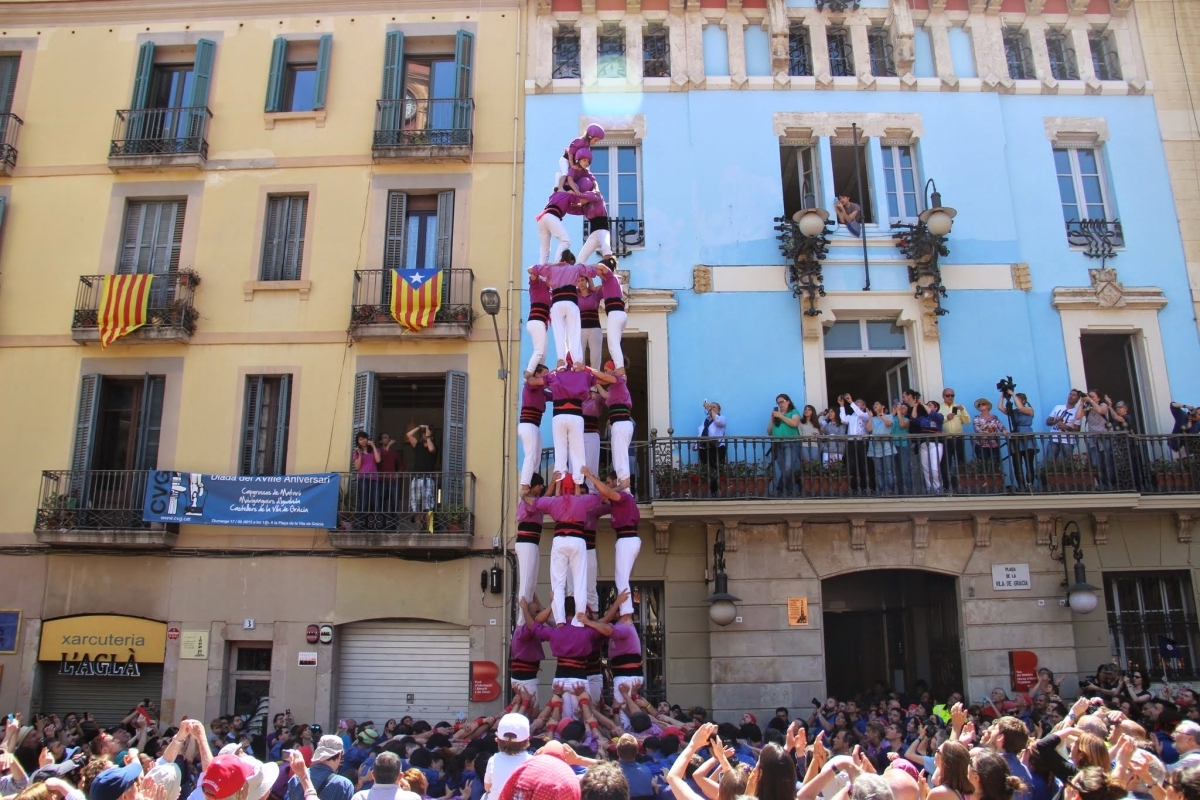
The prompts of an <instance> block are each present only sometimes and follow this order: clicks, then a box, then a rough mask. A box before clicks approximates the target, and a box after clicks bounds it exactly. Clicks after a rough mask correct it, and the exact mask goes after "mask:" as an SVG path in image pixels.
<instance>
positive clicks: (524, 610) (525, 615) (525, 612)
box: [518, 597, 535, 626]
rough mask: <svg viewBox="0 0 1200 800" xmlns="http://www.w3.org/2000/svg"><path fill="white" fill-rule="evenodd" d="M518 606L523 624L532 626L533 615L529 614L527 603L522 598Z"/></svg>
mask: <svg viewBox="0 0 1200 800" xmlns="http://www.w3.org/2000/svg"><path fill="white" fill-rule="evenodd" d="M518 605H519V606H520V607H521V616H522V617H523V618H524V620H525V624H526V625H529V626H533V624H534V621H535V620H534V616H533V614H531V613H529V602H528V601H527V600H526V599H525V598H524V597H522V598H521V599H520V601H519V602H518Z"/></svg>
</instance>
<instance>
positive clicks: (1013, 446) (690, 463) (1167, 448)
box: [542, 431, 1200, 512]
mask: <svg viewBox="0 0 1200 800" xmlns="http://www.w3.org/2000/svg"><path fill="white" fill-rule="evenodd" d="M651 434H652V438H651V439H650V440H649V441H641V442H634V443H633V444H632V445H631V447H630V468H631V469H630V472H631V483H632V487H633V489H634V493H635V495H636V496H637V497H638V498H639V500H640V501H642V502H653V503H659V502H668V503H672V504H674V503H678V502H683V503H688V502H691V503H697V502H703V503H704V504H706V505H707V504H708V503H718V504H719V503H727V502H731V501H764V502H766V501H776V502H798V501H827V502H819V503H814V507H816V506H820V505H828V506H837V505H838V503H837V502H835V501H840V502H841V504H842V505H843V506H844V504H845V502H846V501H850V502H851V503H853V505H854V508H856V509H858V510H862V511H864V512H865V511H869V510H871V509H872V507H877V508H876V510H880V511H886V510H888V509H894V508H896V503H897V501H898V500H903V501H904V502H905V504H906V508H908V507H911V506H910V504H917V505H921V506H923V507H925V508H927V509H937V508H947V509H950V508H961V509H974V508H981V509H982V508H984V507H987V506H996V507H999V508H1014V509H1015V508H1034V507H1063V506H1072V505H1073V506H1077V507H1079V508H1090V507H1113V508H1137V507H1156V506H1161V505H1163V504H1164V503H1166V504H1167V505H1169V504H1170V498H1172V497H1175V496H1179V495H1196V494H1200V436H1193V435H1163V436H1138V435H1130V434H1125V433H1078V434H1070V435H1066V434H1058V433H1030V434H998V435H987V434H967V435H960V436H937V437H926V436H892V435H884V436H861V437H853V436H818V437H813V438H806V437H797V438H788V439H772V438H767V437H727V438H726V439H725V447H724V448H723V449H722V448H720V447H719V446H718V445H717V443H716V440H715V439H711V438H695V437H676V436H668V437H656V436H654V435H653V434H654V432H653V431H652V432H651ZM601 458H602V463H601V470H602V471H606V470H607V469H608V467H609V466H610V465H611V454H610V452H609V450H608V443H607V442H605V443H604V446H603V448H602V455H601ZM553 460H554V453H553V450H552V449H549V448H547V449H545V450H544V451H543V453H542V471H543V475H547V476H548V475H550V474H551V473H552V471H553ZM787 464H790V465H791V468H790V469H788V468H787V466H786V465H787ZM1195 500H1196V498H1195V497H1191V498H1188V500H1187V502H1188V503H1194V502H1195ZM776 510H777V509H776ZM814 510H816V511H818V512H819V510H820V509H819V508H814ZM841 510H844V508H842V509H841Z"/></svg>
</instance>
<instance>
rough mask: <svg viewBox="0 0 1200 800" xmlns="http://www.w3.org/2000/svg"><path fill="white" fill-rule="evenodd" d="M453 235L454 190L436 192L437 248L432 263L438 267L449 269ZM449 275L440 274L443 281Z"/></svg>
mask: <svg viewBox="0 0 1200 800" xmlns="http://www.w3.org/2000/svg"><path fill="white" fill-rule="evenodd" d="M453 235H454V192H453V191H449V192H438V205H437V249H436V250H435V251H434V264H435V265H436V266H437V268H438V269H450V251H451V246H450V245H451V240H452V237H453ZM448 277H450V276H449V275H444V276H442V281H443V282H445V280H446V278H448Z"/></svg>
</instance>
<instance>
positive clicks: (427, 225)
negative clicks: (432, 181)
mask: <svg viewBox="0 0 1200 800" xmlns="http://www.w3.org/2000/svg"><path fill="white" fill-rule="evenodd" d="M453 232H454V192H453V191H445V192H438V193H437V194H410V193H408V192H396V191H392V192H388V200H387V219H386V222H385V224H384V243H383V271H384V278H385V280H383V281H381V283H380V286H381V288H382V292H383V297H382V298H381V300H382V303H383V304H384V305H387V304H388V303H390V302H391V289H392V281H391V280H390V273H391V271H392V270H394V269H428V270H433V269H442V270H447V271H446V272H445V273H444V274H443V276H442V305H443V309H447V308H448V304H451V303H458V302H460V301H461V300H462V299H463V298H461V296H460V295H461V294H462V292H461V291H460V288H459V287H458V286H457V285H456V284H457V283H463V284H464V285H465V284H466V279H465V277H464V278H462V279H461V280H460V279H459V278H458V275H459V274H460V273H462V272H463V271H462V270H457V271H451V263H452V261H451V255H452V250H453V248H452V241H453ZM466 302H468V303H469V302H470V299H469V298H466ZM439 321H441V312H440V311H439Z"/></svg>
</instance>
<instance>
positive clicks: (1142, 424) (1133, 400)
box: [1079, 333, 1150, 433]
mask: <svg viewBox="0 0 1200 800" xmlns="http://www.w3.org/2000/svg"><path fill="white" fill-rule="evenodd" d="M1079 343H1080V348H1081V349H1082V351H1083V375H1084V380H1086V381H1087V386H1086V387H1083V388H1085V389H1087V390H1088V391H1091V390H1093V389H1095V390H1096V391H1097V392H1099V393H1100V396H1101V398H1103V397H1104V395H1108V396H1109V397H1111V398H1112V400H1113V402H1114V403H1117V402H1120V401H1121V400H1124V401H1126V402H1127V403H1129V408H1130V410H1131V411H1132V412H1133V420H1132V421H1131V424H1132V426H1133V429H1134V430H1135V431H1137V432H1138V433H1150V431H1149V430H1147V428H1146V426H1147V424H1148V423H1149V420H1147V418H1146V415H1145V413H1144V407H1145V406H1144V403H1143V398H1142V392H1141V385H1142V382H1141V379H1140V378H1139V377H1138V364H1137V349H1136V348H1137V345H1136V343H1135V341H1134V334H1131V333H1084V334H1082V335H1081V336H1080V337H1079Z"/></svg>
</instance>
